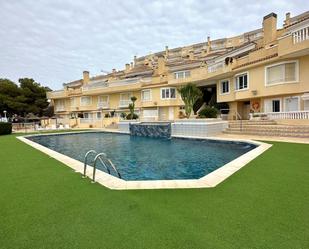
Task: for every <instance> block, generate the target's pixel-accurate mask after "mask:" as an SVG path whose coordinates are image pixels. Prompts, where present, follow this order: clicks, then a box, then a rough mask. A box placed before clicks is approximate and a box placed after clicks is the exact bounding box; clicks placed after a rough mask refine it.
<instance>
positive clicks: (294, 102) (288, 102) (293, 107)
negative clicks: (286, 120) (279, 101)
mask: <svg viewBox="0 0 309 249" xmlns="http://www.w3.org/2000/svg"><path fill="white" fill-rule="evenodd" d="M298 110H299V107H298V97H291V98H286V99H285V111H286V112H293V111H298Z"/></svg>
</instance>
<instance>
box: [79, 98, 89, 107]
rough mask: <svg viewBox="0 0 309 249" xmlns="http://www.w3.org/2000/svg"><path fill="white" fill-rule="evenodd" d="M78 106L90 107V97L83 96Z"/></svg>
mask: <svg viewBox="0 0 309 249" xmlns="http://www.w3.org/2000/svg"><path fill="white" fill-rule="evenodd" d="M80 105H81V106H88V105H91V97H90V96H83V97H81V98H80Z"/></svg>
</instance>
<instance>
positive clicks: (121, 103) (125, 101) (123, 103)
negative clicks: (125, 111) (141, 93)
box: [119, 99, 132, 108]
mask: <svg viewBox="0 0 309 249" xmlns="http://www.w3.org/2000/svg"><path fill="white" fill-rule="evenodd" d="M131 103H132V101H131V100H129V99H121V100H120V101H119V108H128V107H129V104H131Z"/></svg>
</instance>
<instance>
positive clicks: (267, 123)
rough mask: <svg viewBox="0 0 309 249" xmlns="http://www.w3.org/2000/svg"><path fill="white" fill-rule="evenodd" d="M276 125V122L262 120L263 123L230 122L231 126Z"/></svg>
mask: <svg viewBox="0 0 309 249" xmlns="http://www.w3.org/2000/svg"><path fill="white" fill-rule="evenodd" d="M240 124H242V125H275V124H277V123H276V121H274V120H261V121H251V120H238V121H229V125H240Z"/></svg>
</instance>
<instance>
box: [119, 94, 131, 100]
mask: <svg viewBox="0 0 309 249" xmlns="http://www.w3.org/2000/svg"><path fill="white" fill-rule="evenodd" d="M131 97H132V94H131V93H121V94H120V99H121V100H128V101H129V100H131Z"/></svg>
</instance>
